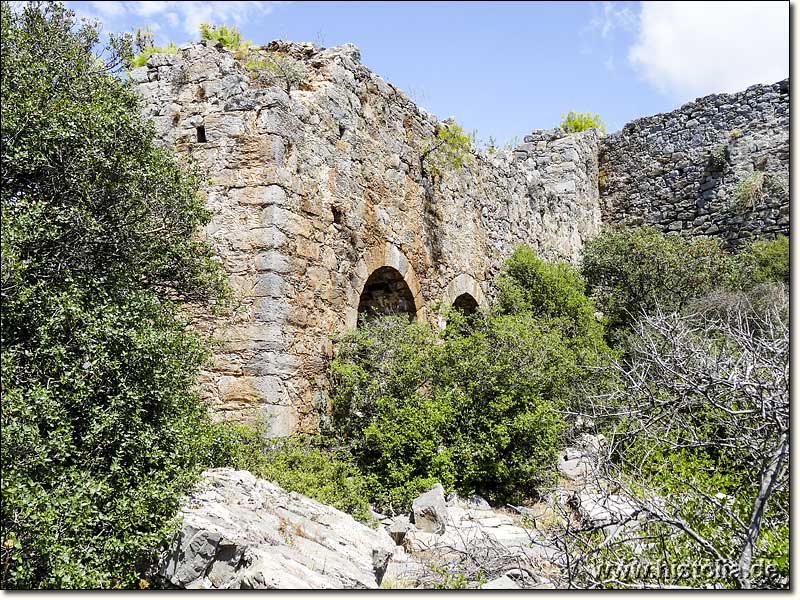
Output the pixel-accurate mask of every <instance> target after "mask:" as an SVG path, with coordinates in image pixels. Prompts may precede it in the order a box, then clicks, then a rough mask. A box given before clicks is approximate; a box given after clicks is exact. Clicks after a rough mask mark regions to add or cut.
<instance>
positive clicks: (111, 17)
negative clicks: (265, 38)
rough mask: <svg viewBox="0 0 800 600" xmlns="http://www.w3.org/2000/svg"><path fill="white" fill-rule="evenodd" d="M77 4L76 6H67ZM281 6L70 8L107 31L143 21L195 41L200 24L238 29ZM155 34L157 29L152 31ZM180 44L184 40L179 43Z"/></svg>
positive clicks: (143, 1)
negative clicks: (224, 25) (94, 19)
mask: <svg viewBox="0 0 800 600" xmlns="http://www.w3.org/2000/svg"><path fill="white" fill-rule="evenodd" d="M68 4H77V3H68ZM277 4H283V3H282V2H258V1H256V2H244V1H231V0H228V1H217V2H197V1H180V2H178V1H174V0H172V1H168V2H155V1H153V0H140V1H130V2H89V3H86V4H84V5H82V6H77V5H76V6H71V8H74V9H76V10H77V11H79V12H80V13H81V14H82V15H85V16H90V17H93V18H96V19H98V20H100V21H101V22H102V23H103V24H104V25H105V28H106V29H107V30H110V31H119V30H120V29H122V28H124V29H130V25H129V24H130V22H131V21H132V20H133V21H134V22H135V21H141V25H146V24H150V25H151V27H152V26H153V25H158V24H159V22H161V25H162V26H163V28H169V29H172V30H173V34H177V32H175V31H174V30H175V29H176V28H177V29H180V30H182V32H183V33H184V34H185V35H186V36H187V38H186V39H196V38H197V37H198V30H199V27H200V24H201V23H204V22H208V23H216V24H228V25H239V26H241V25H242V24H243V23H246V22H248V21H250V20H252V19H253V18H255V17H257V16H264V15H268V14H269V13H271V12H272V10H273V8H274V7H275V5H277ZM153 29H154V30H155V28H154V27H153ZM177 41H181V40H177Z"/></svg>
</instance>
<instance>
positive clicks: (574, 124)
mask: <svg viewBox="0 0 800 600" xmlns="http://www.w3.org/2000/svg"><path fill="white" fill-rule="evenodd" d="M560 127H561V129H563V130H564V131H566V132H567V133H577V132H579V131H586V130H587V129H597V130H598V131H599V132H600V133H601V134H605V133H606V124H605V123H604V122H603V120H602V119H601V118H600V115H597V114H592V113H589V112H576V111H574V110H571V111H569V112H568V113H567V114H565V115H564V116H563V117H561V124H560Z"/></svg>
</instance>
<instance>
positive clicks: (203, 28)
mask: <svg viewBox="0 0 800 600" xmlns="http://www.w3.org/2000/svg"><path fill="white" fill-rule="evenodd" d="M200 39H202V40H208V41H212V42H215V43H216V44H218V45H220V46H222V47H223V48H227V49H228V50H239V49H242V48H247V47H248V46H251V45H252V42H249V41H247V40H243V39H242V34H241V33H240V32H239V30H238V29H236V27H235V26H233V25H212V24H210V23H201V24H200Z"/></svg>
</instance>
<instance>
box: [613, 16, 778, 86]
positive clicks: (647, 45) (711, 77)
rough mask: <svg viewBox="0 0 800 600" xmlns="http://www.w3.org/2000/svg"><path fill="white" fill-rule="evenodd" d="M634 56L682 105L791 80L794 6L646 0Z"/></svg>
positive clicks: (648, 76)
mask: <svg viewBox="0 0 800 600" xmlns="http://www.w3.org/2000/svg"><path fill="white" fill-rule="evenodd" d="M628 58H629V60H630V63H631V65H632V66H633V67H634V69H636V70H637V71H638V72H639V73H640V74H641V75H642V77H643V78H644V79H645V80H646V81H648V82H649V83H651V84H652V85H654V86H655V87H656V89H658V90H659V91H660V92H662V93H664V94H667V95H670V96H674V97H676V98H677V99H679V100H681V101H684V100H691V99H694V98H696V97H699V96H703V95H706V94H710V93H715V92H736V91H740V90H743V89H745V88H746V87H748V86H750V85H752V84H754V83H774V82H776V81H778V80H780V79H783V78H785V77H788V76H789V3H788V2H764V1H761V2H643V3H642V12H641V16H640V28H639V32H638V36H637V39H636V41H635V42H634V44H633V46H632V47H631V48H630V51H629V54H628Z"/></svg>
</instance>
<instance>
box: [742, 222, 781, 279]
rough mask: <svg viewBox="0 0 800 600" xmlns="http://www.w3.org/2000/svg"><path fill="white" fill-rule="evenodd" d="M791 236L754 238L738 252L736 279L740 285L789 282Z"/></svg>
mask: <svg viewBox="0 0 800 600" xmlns="http://www.w3.org/2000/svg"><path fill="white" fill-rule="evenodd" d="M789 273H790V269H789V238H788V237H786V236H785V235H779V236H778V237H777V238H775V239H774V240H754V241H752V242H749V243H748V244H746V245H744V247H742V248H741V249H740V250H739V252H738V253H737V254H736V275H735V281H736V284H737V285H738V286H739V287H749V286H752V285H754V284H758V283H768V282H777V283H785V284H787V285H788V284H789Z"/></svg>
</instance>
